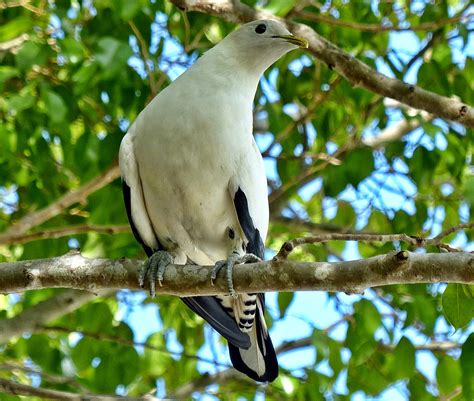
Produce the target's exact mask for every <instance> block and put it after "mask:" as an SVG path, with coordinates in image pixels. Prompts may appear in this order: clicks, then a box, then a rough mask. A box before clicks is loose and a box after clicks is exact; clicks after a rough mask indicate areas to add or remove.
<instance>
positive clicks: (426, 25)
mask: <svg viewBox="0 0 474 401" xmlns="http://www.w3.org/2000/svg"><path fill="white" fill-rule="evenodd" d="M473 15H474V13H469V14H466V15H462V13H461V14H460V15H456V16H454V17H451V18H445V19H441V20H439V21H436V22H423V23H421V24H418V25H410V26H407V27H402V26H391V25H380V24H365V23H362V22H353V21H343V20H340V19H337V18H334V17H330V16H327V15H322V14H315V13H312V12H308V11H297V12H295V13H294V16H296V17H300V18H303V19H306V20H309V21H316V22H323V23H325V24H328V25H334V26H339V27H342V28H350V29H357V30H358V31H363V32H373V33H377V32H387V31H398V32H400V31H435V30H437V29H440V28H443V27H445V26H446V25H449V24H454V23H457V22H459V21H461V20H468V19H469V18H470V17H472V16H473Z"/></svg>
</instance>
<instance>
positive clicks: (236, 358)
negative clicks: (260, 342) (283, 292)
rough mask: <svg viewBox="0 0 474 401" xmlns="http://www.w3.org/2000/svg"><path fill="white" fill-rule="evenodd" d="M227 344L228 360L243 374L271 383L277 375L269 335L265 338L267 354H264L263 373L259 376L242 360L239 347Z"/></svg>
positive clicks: (275, 360) (276, 363) (273, 351)
mask: <svg viewBox="0 0 474 401" xmlns="http://www.w3.org/2000/svg"><path fill="white" fill-rule="evenodd" d="M228 345H229V355H230V360H231V361H232V365H233V366H234V368H235V369H237V370H238V371H239V372H242V373H243V374H245V375H247V376H248V377H250V378H251V379H253V380H255V381H257V382H262V383H271V382H273V381H275V379H276V378H277V377H278V373H279V372H278V371H279V368H278V360H277V357H276V354H275V350H274V349H273V345H272V342H271V340H270V337H268V339H266V340H265V346H266V349H267V355H265V357H264V358H265V373H264V374H263V375H262V376H259V375H258V374H257V372H255V371H253V370H252V369H250V368H249V367H248V366H247V365H246V364H245V363H244V361H243V360H242V357H241V356H240V352H239V348H237V347H235V346H233V345H232V344H230V343H229V344H228Z"/></svg>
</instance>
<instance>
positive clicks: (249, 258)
mask: <svg viewBox="0 0 474 401" xmlns="http://www.w3.org/2000/svg"><path fill="white" fill-rule="evenodd" d="M261 261H262V259H260V258H259V257H258V256H255V255H254V254H253V253H246V254H245V255H240V254H239V253H238V252H237V251H233V252H232V253H231V254H230V255H229V257H228V258H227V259H226V260H220V261H219V262H217V263H216V264H215V265H214V267H213V269H212V272H211V284H212V285H214V280H215V279H216V277H217V273H219V271H220V270H221V269H222V268H223V267H226V269H227V274H226V279H227V289H228V290H229V295H230V296H231V297H233V298H236V297H237V293H236V292H235V290H234V282H233V279H232V272H233V269H234V266H235V265H237V264H241V263H256V262H261Z"/></svg>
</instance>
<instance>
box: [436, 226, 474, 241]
mask: <svg viewBox="0 0 474 401" xmlns="http://www.w3.org/2000/svg"><path fill="white" fill-rule="evenodd" d="M471 228H474V221H471V222H469V223H461V224H458V225H456V226H453V227H451V228H448V229H447V230H444V231H442V232H440V233H439V234H438V235H437V236H436V237H434V238H433V243H432V245H438V244H439V243H441V240H442V239H443V238H445V237H447V236H448V235H450V234H452V233H455V232H456V231H460V230H469V229H471Z"/></svg>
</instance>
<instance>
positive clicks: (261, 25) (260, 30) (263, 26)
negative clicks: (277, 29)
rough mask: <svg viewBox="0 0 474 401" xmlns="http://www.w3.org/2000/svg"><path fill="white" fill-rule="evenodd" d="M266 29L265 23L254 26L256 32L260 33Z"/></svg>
mask: <svg viewBox="0 0 474 401" xmlns="http://www.w3.org/2000/svg"><path fill="white" fill-rule="evenodd" d="M266 30H267V26H266V25H265V24H259V25H257V26H256V27H255V32H257V33H258V34H262V33H264V32H265V31H266Z"/></svg>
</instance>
